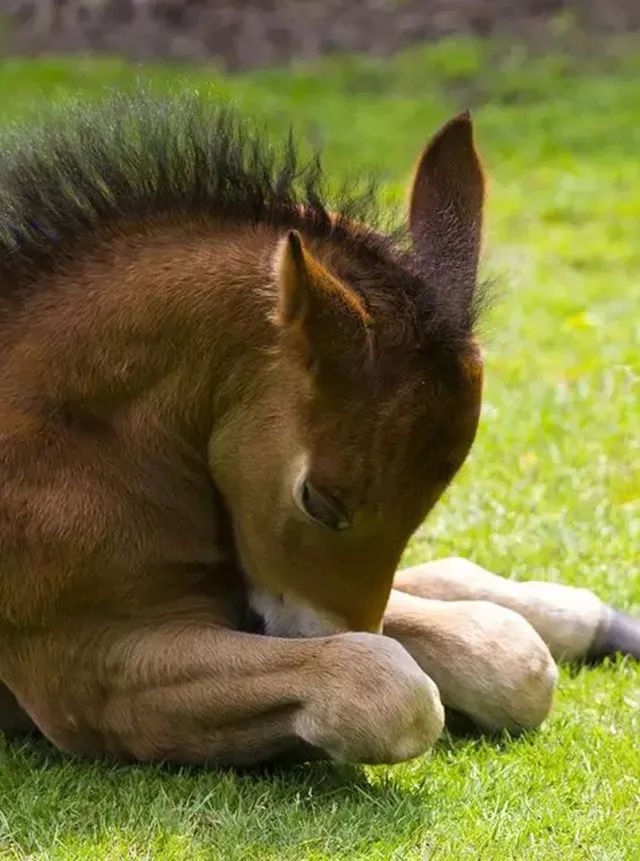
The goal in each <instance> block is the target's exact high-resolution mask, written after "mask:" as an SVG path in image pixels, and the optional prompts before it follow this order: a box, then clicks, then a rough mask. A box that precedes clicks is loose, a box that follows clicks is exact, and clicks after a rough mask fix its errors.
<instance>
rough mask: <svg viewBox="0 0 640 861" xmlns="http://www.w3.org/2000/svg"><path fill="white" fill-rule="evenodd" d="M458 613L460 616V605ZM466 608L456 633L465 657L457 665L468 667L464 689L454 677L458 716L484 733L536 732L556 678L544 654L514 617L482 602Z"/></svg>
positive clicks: (544, 648)
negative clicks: (462, 641) (468, 719)
mask: <svg viewBox="0 0 640 861" xmlns="http://www.w3.org/2000/svg"><path fill="white" fill-rule="evenodd" d="M464 604H467V602H464ZM457 607H459V609H460V611H464V608H463V604H462V602H461V604H459V605H457ZM467 608H468V609H467V612H468V615H467V617H466V619H465V624H464V626H463V625H461V631H460V634H461V637H464V638H465V640H466V642H465V646H464V652H466V653H467V655H464V654H463V655H459V656H458V659H457V661H456V663H458V665H459V664H460V660H462V662H465V661H467V660H468V661H469V663H468V670H467V671H466V674H467V676H468V678H467V682H466V684H465V685H460V684H459V680H460V672H459V673H458V674H457V678H458V684H457V688H458V692H457V697H458V698H459V697H460V695H461V694H462V698H463V700H464V699H466V702H464V705H465V706H466V708H464V709H463V710H464V711H466V712H467V714H469V715H470V716H471V717H472V718H473V719H474V720H475V721H476V722H477V723H478V724H479V725H480V726H482V727H483V728H485V729H488V730H502V729H506V730H509V731H510V732H513V733H517V732H520V731H522V730H528V729H535V728H536V727H538V726H539V725H540V724H541V723H542V721H543V720H544V719H545V718H546V717H547V715H548V714H549V711H550V710H551V706H552V704H553V696H554V692H555V687H556V683H557V678H558V670H557V667H556V664H555V661H554V660H553V657H552V656H551V653H550V651H549V649H548V648H547V646H546V644H545V643H544V641H543V640H542V638H541V637H540V636H539V634H538V633H537V632H536V631H535V629H534V628H533V627H532V626H531V625H530V624H529V623H528V622H527V621H526V619H524V618H523V617H522V616H520V615H519V614H518V613H515V612H514V611H512V610H507V609H506V608H504V607H499V606H497V605H495V604H491V603H489V602H484V601H474V602H469V603H468V604H467ZM443 696H444V693H443ZM445 701H446V699H445Z"/></svg>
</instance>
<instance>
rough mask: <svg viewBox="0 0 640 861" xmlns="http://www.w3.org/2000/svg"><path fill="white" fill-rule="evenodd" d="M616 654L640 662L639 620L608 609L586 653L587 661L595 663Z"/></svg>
mask: <svg viewBox="0 0 640 861" xmlns="http://www.w3.org/2000/svg"><path fill="white" fill-rule="evenodd" d="M618 654H620V655H630V656H631V657H632V658H635V660H636V661H640V619H634V618H633V616H628V615H627V614H626V613H619V612H618V611H617V610H613V609H611V608H610V607H608V608H607V613H606V616H605V618H604V619H603V620H602V623H601V624H600V627H599V629H598V633H597V634H596V636H595V639H594V641H593V643H592V644H591V646H590V647H589V651H588V652H587V660H588V661H593V662H595V661H600V660H602V659H603V658H606V657H608V656H610V655H618Z"/></svg>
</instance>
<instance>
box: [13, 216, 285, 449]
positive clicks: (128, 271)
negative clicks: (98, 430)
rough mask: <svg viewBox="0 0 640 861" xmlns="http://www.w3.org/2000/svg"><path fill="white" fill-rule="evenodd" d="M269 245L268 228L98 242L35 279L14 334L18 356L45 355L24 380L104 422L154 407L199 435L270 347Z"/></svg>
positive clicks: (149, 233)
mask: <svg viewBox="0 0 640 861" xmlns="http://www.w3.org/2000/svg"><path fill="white" fill-rule="evenodd" d="M276 241H277V234H276V232H275V231H273V230H270V229H267V228H260V227H255V228H247V227H241V228H235V227H234V228H232V227H230V226H227V225H220V224H216V223H206V222H204V221H203V222H200V223H190V224H185V223H176V222H172V223H161V222H156V223H154V222H148V223H143V224H136V225H129V226H127V227H126V229H120V230H119V231H118V232H117V233H116V231H111V233H110V234H109V235H103V236H100V237H98V241H97V243H96V244H95V245H94V246H93V247H91V248H85V249H83V250H82V252H81V253H80V254H78V256H77V257H76V259H74V260H73V261H72V262H71V263H69V264H68V265H67V266H66V267H65V269H64V270H63V271H58V272H57V273H55V274H54V275H48V276H46V278H42V283H39V284H38V285H37V287H38V289H37V290H36V291H35V292H34V293H33V294H32V295H31V297H30V299H29V313H28V314H25V315H24V316H23V317H22V318H21V323H20V324H15V328H16V330H17V329H18V328H21V331H20V332H19V334H18V337H16V339H15V341H14V349H15V350H17V351H18V353H20V351H21V350H23V351H24V346H25V343H29V344H32V345H33V344H34V342H35V343H36V344H37V350H38V354H39V356H40V361H39V362H38V363H37V364H36V365H35V366H29V368H27V365H26V363H23V365H24V371H25V376H27V375H28V376H30V377H31V379H30V382H31V383H32V384H33V385H34V388H35V389H36V390H37V391H44V392H46V393H47V394H46V397H47V398H49V399H51V400H52V401H53V402H60V401H62V402H65V403H67V402H70V403H78V404H82V406H83V408H85V409H87V410H89V411H96V410H97V411H99V412H101V413H107V414H108V413H110V412H111V411H114V412H115V411H119V410H121V408H122V407H123V406H124V405H126V404H129V403H131V402H133V401H134V400H140V399H143V400H146V401H148V400H149V399H151V400H153V402H154V405H155V408H156V410H157V414H158V415H159V414H163V415H164V417H165V418H166V419H167V420H168V421H171V422H177V423H182V422H185V423H187V424H188V423H189V422H192V423H194V425H201V426H202V429H203V432H205V431H206V429H207V426H208V429H210V428H211V426H212V424H213V423H214V422H215V421H216V420H217V419H218V418H219V416H220V414H221V413H223V412H224V411H225V410H226V409H227V408H228V406H229V405H230V404H232V403H233V402H234V400H237V399H238V398H239V397H240V396H241V394H242V393H243V392H245V391H246V389H247V387H250V386H251V385H254V384H256V374H257V372H258V370H259V368H260V366H261V364H262V365H263V364H264V350H265V348H268V347H269V346H270V344H271V342H272V341H273V330H272V326H271V324H270V323H269V313H270V310H271V308H272V307H273V302H274V298H273V290H272V288H271V280H272V276H271V255H272V253H273V249H274V246H275V243H276ZM52 297H54V301H52ZM34 377H35V379H34ZM24 382H25V381H24V380H23V383H24Z"/></svg>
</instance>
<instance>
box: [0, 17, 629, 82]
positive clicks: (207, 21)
mask: <svg viewBox="0 0 640 861" xmlns="http://www.w3.org/2000/svg"><path fill="white" fill-rule="evenodd" d="M2 6H3V9H4V23H5V36H6V38H5V48H6V49H7V50H10V51H16V52H24V53H40V52H43V51H64V52H67V51H81V52H86V51H100V52H116V53H118V54H126V55H127V56H130V57H134V58H137V59H148V58H151V57H155V58H169V57H170V58H180V59H214V60H216V61H218V62H220V63H221V64H222V66H223V67H224V68H225V69H229V70H234V69H235V70H237V69H246V68H249V67H256V66H264V65H269V64H273V63H283V62H287V61H291V60H297V59H304V60H309V59H316V58H318V57H321V56H324V55H326V54H331V53H336V52H366V53H371V54H377V55H388V54H390V53H392V52H395V51H397V50H399V49H401V48H404V47H407V46H408V45H411V44H415V43H417V42H421V41H425V40H427V39H434V38H437V37H439V36H443V35H448V34H451V33H471V34H480V35H484V36H486V35H488V34H495V33H511V34H514V35H518V36H521V37H526V38H527V39H529V40H531V39H536V40H541V39H544V38H545V36H546V37H547V38H548V36H549V33H548V32H545V31H546V30H548V28H549V25H550V24H551V25H552V27H551V29H552V30H553V21H554V19H557V18H558V16H559V15H565V17H571V18H573V19H574V23H575V25H576V26H577V27H581V28H584V29H585V30H591V31H593V32H599V33H602V32H607V31H608V32H610V33H611V32H618V33H619V32H626V31H629V30H632V29H636V28H638V26H640V3H638V2H637V0H577V2H571V0H352V2H349V0H237V2H228V0H227V2H225V0H5V3H3V4H2ZM7 34H8V35H7Z"/></svg>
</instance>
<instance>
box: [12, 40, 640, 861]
mask: <svg viewBox="0 0 640 861" xmlns="http://www.w3.org/2000/svg"><path fill="white" fill-rule="evenodd" d="M137 77H144V78H148V79H149V81H150V85H151V86H154V87H155V86H158V87H166V86H169V85H171V86H174V87H175V86H179V87H181V86H186V87H193V86H197V87H199V88H201V89H202V88H208V89H211V91H212V92H218V93H220V94H222V95H224V96H230V97H232V98H233V99H234V100H235V101H237V102H238V103H239V104H240V105H241V106H242V107H243V108H244V109H246V111H248V112H250V113H253V114H258V115H260V116H262V117H264V118H265V119H266V120H267V121H268V122H269V123H270V125H271V126H272V127H273V128H276V129H277V128H280V127H284V126H285V124H286V123H287V122H288V121H289V120H291V119H293V120H294V122H295V124H296V126H297V127H298V128H299V129H300V131H301V132H302V133H303V135H306V137H307V138H308V139H309V140H310V141H311V142H312V143H321V144H323V146H324V148H325V150H326V157H327V158H326V163H327V167H328V170H329V172H331V173H332V174H333V175H335V176H340V175H344V174H345V173H346V172H347V171H349V170H352V169H353V168H354V167H359V168H362V169H363V170H370V169H378V170H379V171H380V172H381V173H382V176H383V178H384V181H385V194H388V197H389V201H390V202H391V201H398V200H401V199H402V193H403V188H404V185H405V183H406V181H407V179H408V176H409V174H410V170H411V167H412V164H413V163H414V160H415V157H416V155H417V153H418V150H419V149H420V147H421V146H422V144H423V142H424V141H425V140H426V138H427V137H428V136H429V135H430V134H431V133H432V132H433V131H434V130H435V129H436V127H437V126H438V125H439V124H440V123H441V122H442V121H443V120H445V119H446V118H447V116H448V115H450V114H451V113H453V112H454V111H456V110H459V109H460V108H463V107H471V108H472V109H473V110H474V117H475V122H476V129H477V139H478V143H479V146H480V148H481V150H482V152H483V154H484V158H485V162H486V165H487V168H488V170H489V171H490V173H491V176H492V183H491V196H490V202H489V224H488V230H487V253H486V262H485V269H486V272H487V274H489V275H490V276H491V277H495V278H496V280H497V285H498V294H499V301H498V302H497V303H496V306H495V308H494V309H493V311H492V312H491V314H490V315H489V316H488V318H487V320H486V321H485V324H484V343H485V348H486V355H487V385H486V395H485V402H484V409H483V416H482V422H481V428H480V432H479V436H478V440H477V443H476V445H475V447H474V449H473V453H472V456H471V457H470V459H469V460H468V462H467V464H466V466H465V467H464V469H463V471H462V473H461V474H460V475H459V477H458V478H457V479H456V481H455V483H454V485H453V487H452V488H451V489H450V490H449V491H448V493H447V495H446V497H445V498H444V499H443V500H442V502H441V503H440V504H439V506H438V507H437V509H436V511H435V512H434V513H433V515H432V516H431V517H430V518H429V520H428V521H427V522H426V523H425V524H424V525H423V526H422V527H421V529H420V530H419V531H418V533H417V534H416V536H415V537H414V539H413V541H412V543H411V545H410V547H409V549H408V551H407V562H415V561H418V560H422V559H425V558H432V557H435V556H444V555H450V554H452V553H455V554H459V555H463V556H467V557H469V558H472V559H474V560H475V561H477V562H479V563H481V564H483V565H485V566H486V567H488V568H490V569H493V570H495V571H498V572H500V573H503V574H505V575H507V576H511V577H515V578H521V579H531V578H539V579H549V580H558V581H560V580H561V581H564V582H567V583H572V584H579V585H582V586H587V587H589V588H592V589H594V590H596V591H597V592H598V594H599V595H600V596H601V597H602V598H604V599H605V600H607V601H609V602H611V603H613V604H615V605H616V606H617V607H619V608H621V609H627V610H632V611H633V610H635V611H636V612H640V568H639V564H638V562H639V559H638V557H639V548H640V449H639V434H638V429H639V427H640V397H639V385H638V380H639V373H640V364H639V354H640V351H639V345H640V313H639V310H638V309H639V305H640V97H639V89H638V80H639V79H640V43H636V44H635V45H634V44H626V45H620V46H619V47H618V48H617V50H615V51H610V52H609V54H608V56H604V55H602V56H595V55H594V56H591V57H589V58H583V59H580V60H578V59H575V58H572V57H570V56H568V55H562V54H560V53H557V54H553V55H547V56H537V57H536V56H531V55H529V54H528V53H527V52H526V51H525V50H523V49H521V48H518V47H517V46H516V47H514V46H511V47H507V46H506V45H500V44H498V43H495V42H492V43H488V42H487V43H482V42H475V41H467V40H459V39H454V40H449V41H447V42H443V43H441V44H438V45H432V46H427V47H421V48H419V49H415V50H412V51H410V52H408V53H406V54H403V55H402V56H399V57H397V58H396V59H394V60H392V61H385V62H375V61H372V60H359V59H340V60H338V59H333V60H330V61H325V62H323V63H322V64H319V65H317V66H313V67H306V68H298V69H295V70H294V71H293V72H291V71H286V72H284V71H267V72H262V73H252V74H249V75H244V76H240V77H237V78H226V77H224V76H221V75H220V74H219V73H218V72H217V71H216V70H215V69H214V68H213V67H210V68H199V69H187V68H177V67H174V66H172V67H169V68H167V67H164V68H162V67H156V68H151V67H145V68H144V69H140V68H135V67H133V66H129V65H127V64H126V63H124V62H121V61H107V60H103V61H96V60H68V61H66V60H64V61H63V60H40V61H29V62H25V61H22V60H15V61H14V60H12V61H5V62H3V63H2V65H0V91H2V93H3V94H4V96H5V97H4V99H3V100H2V105H1V106H0V118H1V119H2V121H3V122H4V121H9V120H12V119H15V118H18V117H20V118H22V117H25V116H28V115H30V114H32V113H33V112H34V111H35V110H37V108H36V100H40V101H41V100H42V98H43V97H44V98H45V99H57V98H60V97H62V96H63V95H64V94H65V93H67V92H69V91H72V92H75V91H78V90H80V91H82V92H84V93H87V94H88V95H93V94H95V93H98V92H99V91H100V89H101V88H103V87H104V86H109V87H113V86H129V85H131V84H132V82H134V80H135V79H136V78H137ZM372 707H374V706H372ZM639 739H640V666H639V665H637V664H636V665H634V664H633V663H631V662H625V661H617V662H613V663H607V664H606V665H605V666H602V667H600V668H597V669H577V668H567V669H565V670H563V672H562V675H561V679H560V685H559V691H558V695H557V701H556V705H555V708H554V711H553V713H552V715H551V717H550V718H549V720H548V721H547V722H546V723H545V725H544V726H543V728H542V729H541V730H540V731H539V732H537V733H534V734H531V735H527V736H525V737H524V738H521V739H518V740H515V741H514V740H511V739H509V738H500V739H492V740H478V739H464V740H460V739H454V738H451V737H449V736H445V737H444V738H443V739H442V740H441V742H440V743H439V744H438V746H437V747H436V749H435V750H434V752H433V753H432V755H430V756H428V757H424V758H422V759H419V760H415V761H413V762H411V763H408V764H406V765H402V766H396V767H393V768H347V767H332V766H318V765H315V766H310V767H301V768H297V769H295V770H293V771H289V772H283V771H277V772H275V773H274V774H262V775H250V774H236V773H233V772H222V773H221V772H216V771H205V770H189V769H167V768H161V767H147V766H144V767H128V766H127V767H112V766H104V765H100V766H98V765H90V764H89V765H87V764H78V763H76V762H73V761H71V760H69V759H67V758H65V757H62V756H61V755H58V754H57V753H56V752H55V751H53V750H52V749H51V748H50V747H49V746H48V745H46V744H45V743H43V742H42V743H37V744H31V745H27V746H22V747H21V746H15V745H10V744H8V743H3V742H2V738H1V737H0V859H27V858H29V859H48V861H49V859H51V861H57V859H60V861H62V859H64V861H71V859H78V861H80V859H82V861H86V859H91V861H103V859H125V858H126V859H161V861H170V859H171V861H174V859H176V861H177V859H189V861H199V860H200V859H221V861H240V859H265V861H267V859H273V861H302V859H313V861H320V859H372V861H374V859H398V861H400V859H402V861H417V859H443V861H457V859H473V860H474V861H475V859H487V861H503V859H505V861H506V859H521V858H522V859H526V861H537V859H548V861H557V859H560V858H562V859H563V861H573V860H574V859H576V861H577V859H594V861H619V859H637V858H638V857H639V856H640V817H639V815H638V810H639V808H640V741H639Z"/></svg>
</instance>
